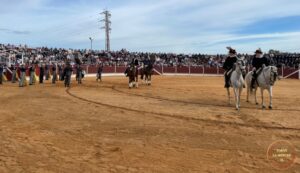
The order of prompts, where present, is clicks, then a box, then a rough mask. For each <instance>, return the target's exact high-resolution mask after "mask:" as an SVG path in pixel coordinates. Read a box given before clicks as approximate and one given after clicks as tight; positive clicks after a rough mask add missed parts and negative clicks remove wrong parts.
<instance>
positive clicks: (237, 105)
mask: <svg viewBox="0 0 300 173" xmlns="http://www.w3.org/2000/svg"><path fill="white" fill-rule="evenodd" d="M237 90H238V89H237V88H233V91H234V98H235V108H236V110H239V109H240V108H239V96H238V91H237Z"/></svg>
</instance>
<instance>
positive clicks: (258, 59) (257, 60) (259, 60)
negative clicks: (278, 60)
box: [251, 49, 270, 89]
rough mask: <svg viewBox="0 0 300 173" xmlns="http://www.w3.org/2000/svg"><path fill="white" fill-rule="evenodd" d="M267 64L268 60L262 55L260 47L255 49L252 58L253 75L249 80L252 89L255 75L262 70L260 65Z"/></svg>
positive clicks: (268, 63) (255, 78)
mask: <svg viewBox="0 0 300 173" xmlns="http://www.w3.org/2000/svg"><path fill="white" fill-rule="evenodd" d="M263 65H265V66H269V65H270V60H269V59H268V58H267V57H266V56H264V55H263V52H262V51H261V49H257V50H256V51H255V55H254V58H253V60H252V66H253V67H254V69H253V77H252V81H251V88H252V89H253V88H254V87H255V86H254V85H255V81H256V80H257V77H258V75H259V73H260V72H261V70H262V66H263Z"/></svg>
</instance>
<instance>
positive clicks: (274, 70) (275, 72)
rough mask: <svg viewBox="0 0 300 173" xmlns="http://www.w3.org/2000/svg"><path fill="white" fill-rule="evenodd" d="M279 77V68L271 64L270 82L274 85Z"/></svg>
mask: <svg viewBox="0 0 300 173" xmlns="http://www.w3.org/2000/svg"><path fill="white" fill-rule="evenodd" d="M277 77H278V68H277V67H275V66H270V83H271V85H274V84H275V82H276V80H277Z"/></svg>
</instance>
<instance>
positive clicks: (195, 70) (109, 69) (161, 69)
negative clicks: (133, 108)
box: [6, 65, 300, 79]
mask: <svg viewBox="0 0 300 173" xmlns="http://www.w3.org/2000/svg"><path fill="white" fill-rule="evenodd" d="M82 67H83V69H84V70H85V71H86V73H87V74H95V73H96V72H97V66H95V65H84V66H82ZM49 69H51V67H50V68H49ZM125 70H126V67H125V66H105V67H104V68H103V73H110V74H120V73H124V72H125ZM249 70H251V69H250V68H247V71H249ZM75 71H76V70H74V72H75ZM50 72H51V70H50ZM18 73H19V72H18ZM278 73H279V75H280V76H282V77H283V78H292V79H300V70H299V69H295V68H286V67H282V68H280V69H279V70H278ZM26 74H27V75H29V73H28V70H27V73H26ZM36 74H37V75H38V74H39V68H36ZM154 74H155V75H165V74H174V75H176V74H179V75H180V74H181V75H220V76H221V75H223V74H224V70H223V69H222V68H219V67H205V66H173V67H166V66H154ZM6 76H7V78H8V79H10V78H11V71H10V70H7V73H6Z"/></svg>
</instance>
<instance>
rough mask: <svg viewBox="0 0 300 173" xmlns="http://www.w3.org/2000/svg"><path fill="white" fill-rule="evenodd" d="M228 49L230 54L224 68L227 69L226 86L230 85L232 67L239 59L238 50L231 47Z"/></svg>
mask: <svg viewBox="0 0 300 173" xmlns="http://www.w3.org/2000/svg"><path fill="white" fill-rule="evenodd" d="M228 49H229V55H228V57H227V58H226V60H225V62H224V64H223V69H224V70H225V88H229V87H230V81H229V80H230V76H231V73H232V68H233V66H234V63H236V61H237V55H236V50H235V49H233V48H231V47H228Z"/></svg>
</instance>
